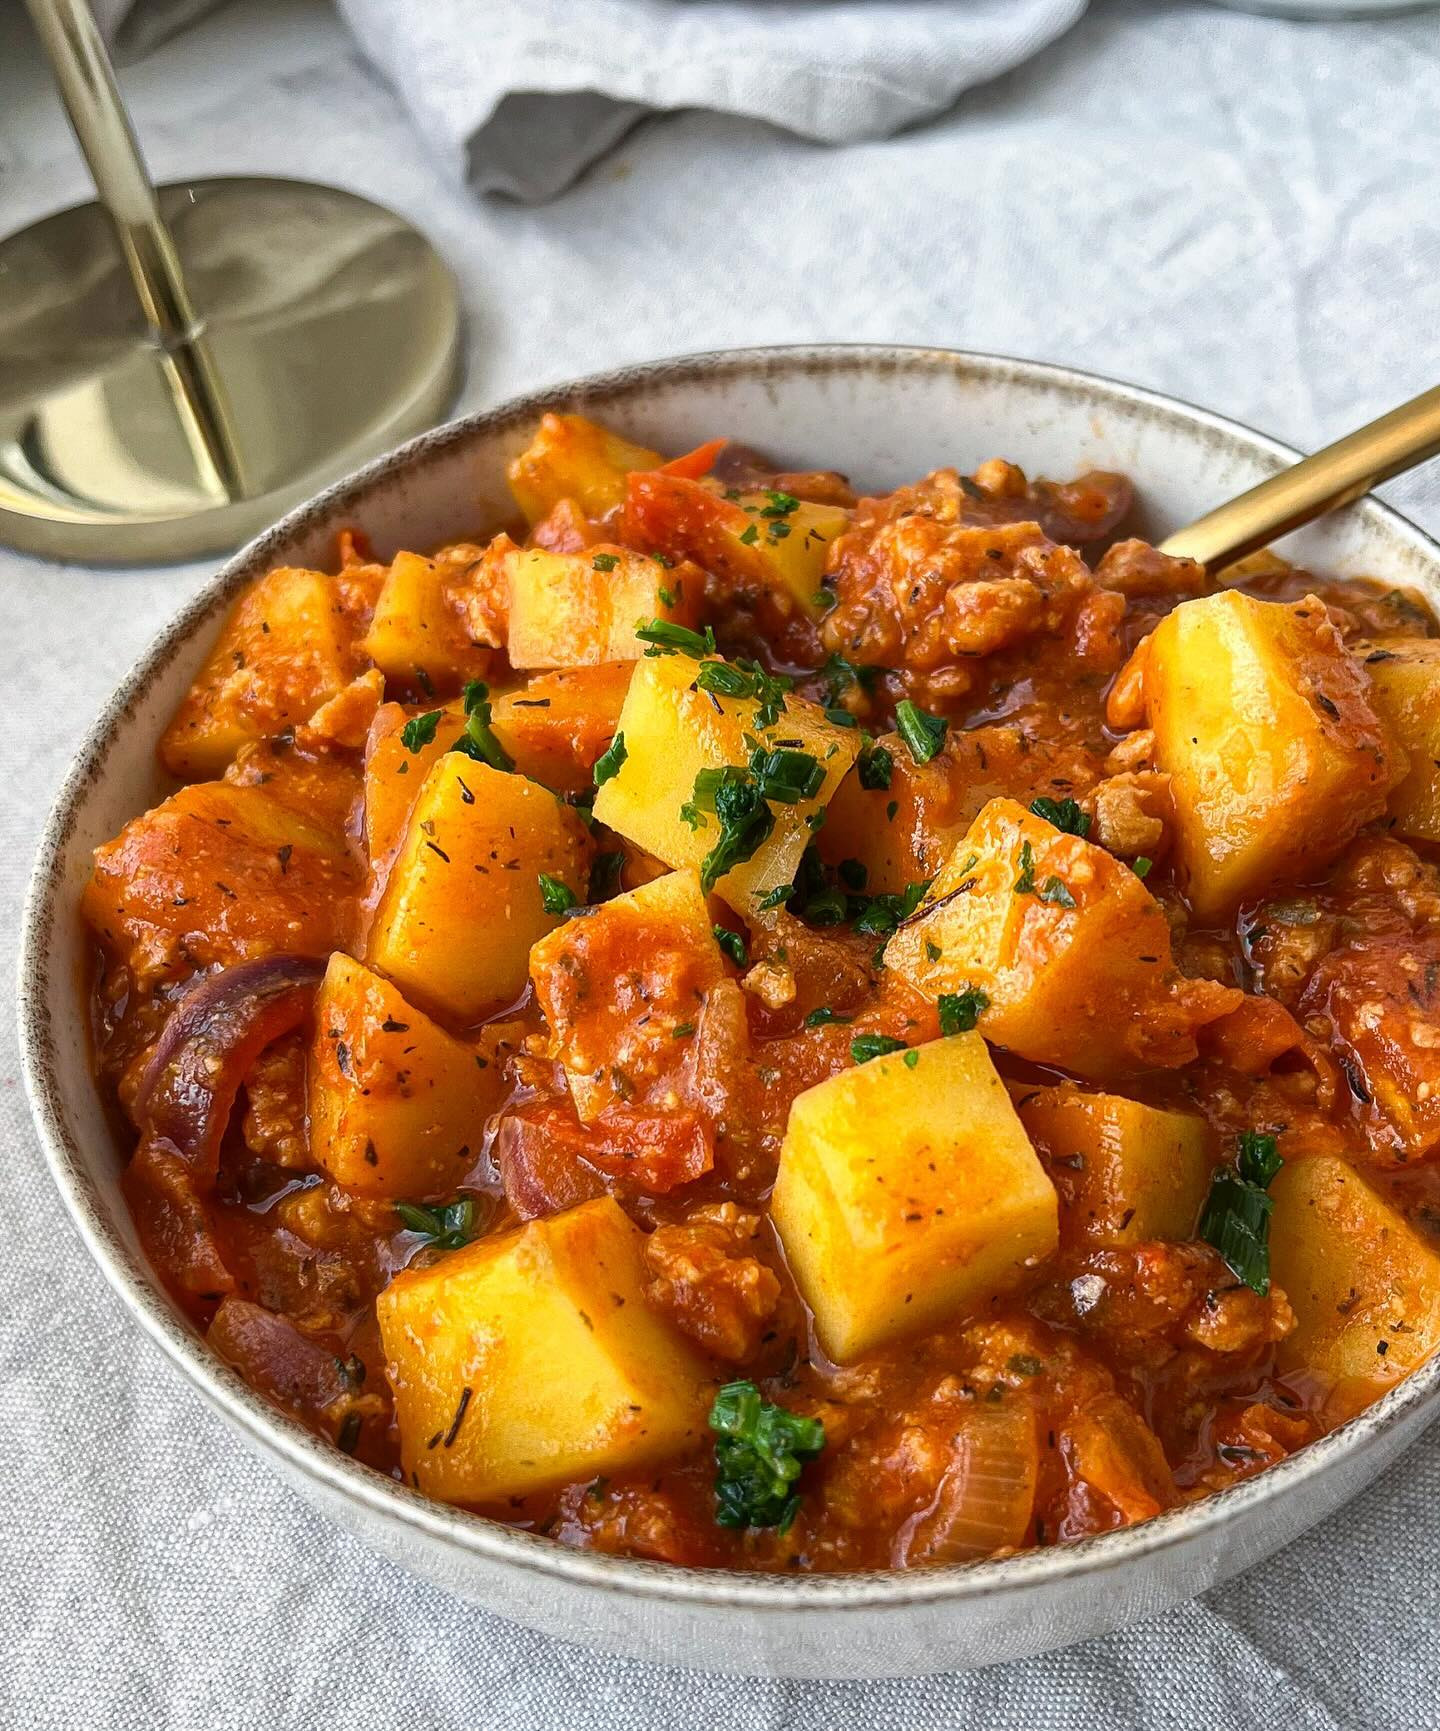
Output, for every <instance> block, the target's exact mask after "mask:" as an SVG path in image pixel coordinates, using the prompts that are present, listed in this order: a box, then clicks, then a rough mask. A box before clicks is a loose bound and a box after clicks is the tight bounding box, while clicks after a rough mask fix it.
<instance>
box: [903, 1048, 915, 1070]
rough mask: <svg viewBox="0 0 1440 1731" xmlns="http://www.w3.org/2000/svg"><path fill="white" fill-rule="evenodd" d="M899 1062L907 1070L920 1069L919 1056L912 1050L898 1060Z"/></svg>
mask: <svg viewBox="0 0 1440 1731" xmlns="http://www.w3.org/2000/svg"><path fill="white" fill-rule="evenodd" d="M900 1062H901V1063H902V1064H903V1065H904V1066H905V1068H906V1069H907V1070H917V1069H919V1067H920V1054H919V1053H918V1052H916V1051H913V1050H912V1051H909V1052H907V1053H906V1054H905V1056H904V1057H903V1058H902V1059H901V1060H900Z"/></svg>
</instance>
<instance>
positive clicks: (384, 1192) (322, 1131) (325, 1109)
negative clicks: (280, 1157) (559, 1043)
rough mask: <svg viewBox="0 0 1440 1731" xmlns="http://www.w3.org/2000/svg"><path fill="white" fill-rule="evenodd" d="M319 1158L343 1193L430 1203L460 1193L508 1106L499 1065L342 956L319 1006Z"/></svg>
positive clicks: (314, 1125) (314, 1116)
mask: <svg viewBox="0 0 1440 1731" xmlns="http://www.w3.org/2000/svg"><path fill="white" fill-rule="evenodd" d="M306 1092H307V1097H308V1101H309V1112H310V1149H311V1153H312V1155H313V1157H314V1160H315V1162H316V1164H317V1165H318V1166H320V1167H321V1168H322V1169H323V1170H324V1171H326V1172H328V1173H329V1174H330V1176H331V1177H332V1178H333V1179H334V1180H335V1182H336V1183H337V1184H343V1185H344V1186H345V1188H346V1189H347V1190H355V1191H358V1192H359V1193H360V1194H361V1195H365V1196H400V1197H409V1198H411V1199H412V1200H417V1201H418V1200H421V1199H423V1198H424V1197H426V1196H431V1195H436V1194H444V1193H446V1192H448V1191H450V1190H453V1189H454V1187H455V1185H456V1184H457V1183H459V1181H460V1180H461V1179H462V1178H463V1177H464V1176H465V1174H466V1172H467V1171H468V1170H469V1168H470V1167H471V1166H472V1165H473V1164H474V1162H475V1160H476V1158H477V1157H478V1155H479V1153H480V1149H481V1146H482V1142H483V1139H484V1134H485V1121H486V1119H487V1118H488V1117H489V1116H490V1114H491V1113H492V1112H494V1111H496V1110H497V1109H498V1108H499V1107H500V1105H501V1104H502V1102H503V1101H504V1098H505V1095H506V1092H507V1084H506V1082H505V1079H504V1077H503V1076H502V1075H501V1073H500V1069H499V1066H498V1065H493V1064H491V1063H490V1062H489V1061H488V1060H487V1059H485V1058H484V1057H483V1056H482V1055H481V1054H480V1053H478V1052H476V1051H475V1050H474V1048H473V1047H471V1046H467V1045H465V1044H464V1043H463V1042H462V1041H460V1040H457V1039H455V1038H454V1037H453V1036H452V1035H450V1034H447V1033H446V1032H445V1030H444V1029H443V1028H438V1027H436V1025H435V1023H434V1022H432V1021H431V1020H430V1018H429V1017H428V1016H426V1015H424V1014H422V1013H421V1011H419V1010H417V1009H415V1008H414V1006H413V1005H411V1004H408V1003H406V1001H405V999H404V998H403V997H401V995H400V993H399V992H398V991H397V990H396V989H395V987H394V986H392V985H391V984H390V983H389V981H388V980H382V979H381V978H380V977H379V975H378V974H372V973H371V972H370V970H369V969H368V968H364V967H362V966H361V965H360V963H359V962H356V961H352V960H351V959H350V957H349V956H346V955H341V954H339V953H338V952H337V953H336V954H335V955H333V956H332V957H331V958H330V965H329V967H328V968H327V969H326V971H325V978H324V980H323V982H322V983H321V986H320V991H319V993H318V995H317V996H316V999H315V1032H314V1035H313V1037H312V1040H311V1044H310V1057H309V1063H308V1065H307V1089H306Z"/></svg>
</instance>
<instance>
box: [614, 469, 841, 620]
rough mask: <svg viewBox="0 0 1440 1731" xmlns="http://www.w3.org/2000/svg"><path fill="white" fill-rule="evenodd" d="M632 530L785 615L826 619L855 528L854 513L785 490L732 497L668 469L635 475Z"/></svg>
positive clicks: (630, 489)
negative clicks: (838, 556)
mask: <svg viewBox="0 0 1440 1731" xmlns="http://www.w3.org/2000/svg"><path fill="white" fill-rule="evenodd" d="M625 524H626V527H627V529H628V530H629V532H630V534H631V535H632V536H633V537H635V538H636V539H637V540H638V541H639V542H640V543H641V544H642V545H644V546H646V547H652V548H654V549H655V550H656V551H657V552H662V553H665V554H668V555H669V557H670V558H672V559H693V560H695V562H696V563H697V564H699V565H703V566H704V567H705V569H706V570H708V571H713V572H715V573H716V574H717V575H718V576H720V577H722V578H724V579H725V580H726V581H727V582H729V583H731V584H733V585H734V586H736V587H737V588H739V589H741V590H745V591H749V592H752V593H756V592H758V593H759V594H762V595H768V596H770V597H772V598H773V599H775V600H777V601H778V602H779V603H780V611H781V612H782V614H793V613H795V612H800V613H804V614H807V615H809V617H811V618H819V616H820V615H821V614H822V613H823V612H824V611H825V610H826V608H827V607H828V606H829V605H830V598H829V597H828V596H827V595H825V594H824V593H823V592H822V590H821V582H822V580H823V578H824V576H825V564H826V560H827V559H828V558H829V555H830V546H831V543H832V542H833V541H835V540H836V539H837V538H838V537H839V536H840V535H842V534H844V532H845V530H846V529H848V528H849V527H850V513H849V511H847V510H846V509H845V508H844V507H843V506H840V505H819V504H815V503H813V502H811V501H809V500H800V499H796V498H794V497H793V496H792V495H790V494H788V493H782V492H778V491H762V492H758V493H739V494H736V495H735V496H734V497H733V498H731V497H727V496H725V495H722V494H721V493H720V492H719V491H717V490H716V488H715V486H714V485H713V484H706V483H705V482H702V481H696V480H692V479H690V478H689V477H687V476H683V475H677V474H673V473H670V472H667V471H666V470H663V469H660V470H655V471H653V472H651V473H638V474H633V475H631V477H630V479H629V483H628V486H627V490H626V498H625Z"/></svg>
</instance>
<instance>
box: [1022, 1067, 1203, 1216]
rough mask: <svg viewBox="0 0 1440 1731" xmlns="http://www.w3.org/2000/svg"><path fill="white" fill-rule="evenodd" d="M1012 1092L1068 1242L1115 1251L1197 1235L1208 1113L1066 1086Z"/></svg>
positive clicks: (1201, 1202) (1201, 1197) (1201, 1200)
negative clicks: (1200, 1114) (1163, 1108)
mask: <svg viewBox="0 0 1440 1731" xmlns="http://www.w3.org/2000/svg"><path fill="white" fill-rule="evenodd" d="M1012 1092H1013V1093H1014V1094H1015V1095H1016V1101H1015V1105H1016V1110H1017V1111H1018V1112H1019V1114H1020V1122H1021V1123H1022V1124H1023V1125H1024V1126H1025V1133H1026V1135H1027V1136H1029V1138H1030V1140H1031V1142H1032V1143H1034V1145H1035V1152H1036V1153H1037V1154H1038V1155H1039V1156H1040V1162H1041V1164H1042V1165H1043V1166H1044V1168H1045V1170H1046V1172H1047V1173H1048V1174H1049V1175H1050V1178H1051V1180H1052V1182H1053V1183H1054V1185H1055V1188H1056V1190H1057V1191H1058V1192H1059V1196H1060V1235H1061V1238H1062V1239H1063V1240H1064V1242H1065V1243H1066V1244H1067V1245H1069V1246H1072V1247H1074V1248H1077V1249H1079V1248H1081V1247H1084V1248H1087V1249H1088V1248H1091V1247H1103V1248H1106V1249H1113V1248H1116V1247H1119V1246H1123V1245H1127V1244H1145V1243H1149V1242H1151V1241H1152V1240H1155V1239H1174V1240H1183V1239H1188V1238H1191V1237H1193V1236H1194V1232H1195V1223H1196V1221H1197V1220H1198V1219H1199V1217H1200V1209H1201V1206H1202V1205H1203V1203H1204V1201H1205V1193H1206V1191H1207V1190H1208V1189H1209V1185H1210V1165H1211V1162H1210V1133H1209V1130H1208V1129H1207V1127H1206V1125H1205V1121H1204V1119H1203V1118H1197V1117H1195V1116H1194V1115H1193V1114H1192V1113H1189V1112H1162V1111H1159V1110H1158V1109H1157V1108H1155V1107H1154V1106H1142V1105H1141V1104H1140V1102H1139V1101H1138V1100H1126V1099H1124V1098H1122V1097H1121V1096H1120V1095H1118V1094H1090V1093H1086V1092H1085V1091H1084V1090H1082V1089H1080V1088H1075V1087H1072V1086H1070V1085H1068V1084H1066V1085H1063V1086H1061V1087H1058V1088H1014V1089H1012Z"/></svg>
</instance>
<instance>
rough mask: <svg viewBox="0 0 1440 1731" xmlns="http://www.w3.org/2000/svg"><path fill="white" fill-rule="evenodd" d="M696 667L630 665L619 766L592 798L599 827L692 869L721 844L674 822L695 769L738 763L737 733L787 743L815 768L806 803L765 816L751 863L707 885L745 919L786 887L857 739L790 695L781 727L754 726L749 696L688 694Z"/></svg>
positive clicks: (741, 750) (682, 659)
mask: <svg viewBox="0 0 1440 1731" xmlns="http://www.w3.org/2000/svg"><path fill="white" fill-rule="evenodd" d="M695 671H696V663H695V662H694V661H692V660H690V658H689V657H688V656H685V655H660V656H656V657H654V658H653V659H646V660H643V661H638V662H637V663H636V664H635V674H634V677H633V678H632V679H631V681H630V690H629V693H628V695H627V696H626V699H625V706H624V708H623V709H622V710H621V711H620V722H619V728H618V731H619V732H620V733H622V734H624V736H625V751H626V757H625V762H624V764H623V765H622V767H621V769H620V772H619V774H618V775H615V776H612V777H611V779H610V780H609V781H607V782H606V783H605V785H604V786H603V787H602V788H601V789H600V791H599V793H598V794H597V795H596V797H595V816H596V817H597V818H598V819H599V821H600V822H601V823H605V824H608V825H609V826H610V828H611V829H613V830H615V831H616V832H617V833H618V834H619V835H622V836H624V837H625V839H626V840H627V841H631V842H634V843H635V845H636V846H637V847H641V848H644V850H645V851H646V852H647V853H651V854H654V856H655V857H656V859H660V860H664V862H665V864H666V865H668V866H674V867H676V868H679V867H682V866H691V867H694V866H699V865H700V864H701V862H702V861H703V860H704V858H705V856H706V854H708V853H709V851H710V850H711V848H712V847H714V845H715V843H716V841H717V840H718V839H719V828H718V824H717V820H716V818H715V816H714V814H713V813H711V814H709V815H708V816H706V817H705V820H704V822H703V824H701V825H700V826H698V827H696V828H693V829H692V828H691V827H690V825H689V824H687V823H686V821H685V819H684V818H683V817H682V816H681V815H680V811H681V807H682V806H684V805H687V804H688V803H689V802H690V800H691V798H692V795H693V793H694V788H695V777H696V775H697V774H698V773H699V772H700V771H701V770H702V769H721V768H724V767H725V766H726V765H727V764H729V765H736V766H744V765H745V764H747V763H748V761H749V757H750V752H749V749H748V748H747V746H746V745H745V735H746V734H747V733H748V734H751V735H753V736H756V737H758V738H760V739H762V740H763V741H764V742H765V743H766V744H767V745H768V744H770V743H771V742H772V741H776V740H782V739H783V740H786V741H792V742H794V744H793V747H792V748H793V749H796V750H800V751H803V752H805V753H808V754H809V755H810V756H811V757H813V758H815V760H816V761H817V762H818V763H819V764H820V765H821V767H822V769H823V771H824V781H823V782H822V784H821V787H820V791H819V792H818V793H817V794H816V795H814V797H813V798H811V799H803V800H800V801H798V802H797V803H796V804H794V805H783V804H781V805H775V806H773V807H772V808H771V809H772V811H773V813H774V817H775V827H774V829H773V830H772V831H771V833H770V835H769V836H768V837H767V838H766V840H765V841H764V842H763V843H762V844H761V845H760V847H759V848H758V849H757V850H756V852H755V853H754V854H753V855H752V856H751V858H750V859H748V860H745V861H744V862H743V863H741V864H740V865H737V866H734V867H732V868H731V870H730V871H728V872H727V873H725V875H724V876H723V877H722V878H720V880H719V881H718V882H717V884H716V886H715V891H716V894H717V895H720V896H723V897H724V898H725V900H726V901H727V902H729V903H730V905H731V906H732V907H733V908H735V909H737V911H739V912H740V913H742V914H744V915H745V917H746V918H747V919H748V918H750V917H752V916H753V915H754V914H755V913H756V911H757V909H758V904H759V903H760V902H761V901H762V900H763V899H764V897H765V895H766V894H767V893H768V892H769V891H770V890H772V889H774V888H775V887H776V885H777V884H785V883H790V882H792V881H793V879H794V876H795V872H796V869H797V867H798V866H799V864H800V856H801V854H803V853H804V851H805V846H806V843H807V842H808V841H809V840H810V836H811V834H812V831H811V828H810V823H809V820H810V819H811V818H812V817H814V816H815V814H816V813H817V812H818V811H821V810H823V808H824V807H825V806H826V805H827V804H828V802H829V800H830V798H831V796H832V795H833V794H834V792H835V789H836V788H837V787H838V786H839V785H840V782H841V780H842V779H843V778H844V776H845V773H846V771H847V770H848V769H849V768H850V766H851V764H852V763H854V761H855V755H856V753H857V752H858V751H859V749H860V736H859V733H858V732H857V731H856V730H855V729H853V728H848V729H847V728H842V727H836V726H835V725H834V723H833V722H829V721H827V720H826V719H825V716H824V713H823V711H821V710H820V709H818V708H817V707H816V706H815V705H814V704H813V703H806V702H804V701H803V700H802V699H800V698H797V697H791V698H788V699H787V700H786V702H785V707H784V710H783V712H782V713H781V715H780V718H779V721H778V722H777V724H776V725H775V726H774V727H772V728H768V729H766V728H762V727H761V726H760V725H759V722H758V720H757V717H756V710H757V707H758V705H757V703H756V701H755V700H754V699H753V698H749V697H718V696H715V695H714V694H712V693H710V692H706V691H699V690H696V689H695Z"/></svg>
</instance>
